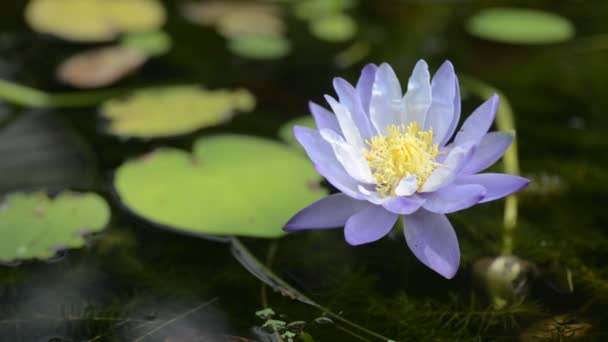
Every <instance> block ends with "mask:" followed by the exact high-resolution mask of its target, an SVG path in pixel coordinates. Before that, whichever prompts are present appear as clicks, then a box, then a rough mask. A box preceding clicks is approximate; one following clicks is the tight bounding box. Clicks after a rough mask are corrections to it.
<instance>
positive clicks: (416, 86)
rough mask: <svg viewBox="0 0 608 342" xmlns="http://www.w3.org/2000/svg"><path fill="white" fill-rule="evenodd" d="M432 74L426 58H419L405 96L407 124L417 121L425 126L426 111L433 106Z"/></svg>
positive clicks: (405, 120) (421, 125) (405, 119)
mask: <svg viewBox="0 0 608 342" xmlns="http://www.w3.org/2000/svg"><path fill="white" fill-rule="evenodd" d="M431 100H432V99H431V75H430V74H429V66H428V65H427V64H426V62H425V61H424V60H422V59H421V60H419V61H418V63H416V66H415V67H414V71H413V72H412V76H410V79H409V81H408V83H407V92H406V93H405V96H404V97H403V103H404V105H405V118H403V120H404V123H405V125H406V126H407V125H408V124H409V123H410V122H417V123H418V124H419V125H420V127H424V121H425V119H426V113H427V112H428V110H429V108H430V107H431Z"/></svg>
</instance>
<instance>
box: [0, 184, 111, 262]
mask: <svg viewBox="0 0 608 342" xmlns="http://www.w3.org/2000/svg"><path fill="white" fill-rule="evenodd" d="M109 219H110V209H109V207H108V205H107V203H106V201H105V200H104V199H103V198H101V197H100V196H98V195H96V194H91V193H88V194H79V193H74V192H63V193H61V194H59V195H58V196H57V197H55V198H53V199H51V198H49V197H48V196H47V195H46V194H45V193H41V192H39V193H32V194H25V193H13V194H10V195H8V196H7V197H6V198H5V199H4V202H3V203H2V206H1V207H0V234H1V238H0V261H2V262H14V261H19V260H27V259H47V258H51V257H53V256H55V255H56V254H57V252H58V251H60V250H64V249H68V248H78V247H82V246H84V244H85V242H86V241H85V239H84V235H85V234H87V233H91V232H98V231H101V230H102V229H103V228H104V227H105V226H106V224H107V223H108V221H109Z"/></svg>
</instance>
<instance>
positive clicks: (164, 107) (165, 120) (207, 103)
mask: <svg viewBox="0 0 608 342" xmlns="http://www.w3.org/2000/svg"><path fill="white" fill-rule="evenodd" d="M254 106H255V98H254V97H253V95H251V93H249V92H248V91H247V90H244V89H238V90H235V91H229V90H205V89H202V88H200V87H197V86H173V87H165V88H154V89H145V90H140V91H138V92H136V93H135V94H133V95H131V96H130V97H127V98H124V99H113V100H109V101H106V102H105V103H104V104H103V105H102V108H101V112H102V115H103V116H104V117H106V118H107V119H109V120H111V122H110V127H109V131H110V132H111V133H112V134H115V135H121V136H132V137H140V138H153V137H167V136H175V135H180V134H186V133H190V132H193V131H195V130H197V129H200V128H203V127H209V126H213V125H217V124H220V123H222V122H225V121H227V120H229V119H230V118H231V117H232V114H233V112H234V110H240V111H244V112H247V111H251V110H252V109H253V107H254Z"/></svg>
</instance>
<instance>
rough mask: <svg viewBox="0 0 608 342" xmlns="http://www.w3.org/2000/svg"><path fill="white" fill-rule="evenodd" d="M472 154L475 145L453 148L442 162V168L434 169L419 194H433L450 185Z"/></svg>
mask: <svg viewBox="0 0 608 342" xmlns="http://www.w3.org/2000/svg"><path fill="white" fill-rule="evenodd" d="M474 152H475V145H473V144H463V145H457V146H454V147H453V148H452V149H451V150H450V152H449V153H448V155H447V157H446V158H445V160H444V161H443V162H442V166H440V167H438V168H437V169H435V171H433V173H431V175H430V176H429V178H427V180H426V181H425V182H424V184H423V185H422V189H421V192H433V191H436V190H438V189H439V188H441V187H442V186H445V185H448V184H450V183H451V182H452V181H453V180H454V179H456V177H457V176H458V174H459V173H460V170H462V168H463V167H464V166H465V165H466V164H467V163H468V161H469V160H470V159H471V156H472V155H473V153H474Z"/></svg>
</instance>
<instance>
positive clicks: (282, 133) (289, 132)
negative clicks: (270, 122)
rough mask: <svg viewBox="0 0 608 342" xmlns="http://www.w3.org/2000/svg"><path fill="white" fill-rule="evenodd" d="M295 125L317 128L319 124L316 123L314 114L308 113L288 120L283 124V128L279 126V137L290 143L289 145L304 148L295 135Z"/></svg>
mask: <svg viewBox="0 0 608 342" xmlns="http://www.w3.org/2000/svg"><path fill="white" fill-rule="evenodd" d="M294 126H304V127H310V128H315V129H316V128H317V125H316V124H315V120H314V119H313V117H312V116H310V115H306V116H301V117H299V118H295V119H293V120H290V121H287V122H286V123H285V124H283V126H281V128H279V138H281V140H283V141H284V142H286V143H288V144H289V145H293V146H296V147H298V148H300V149H302V146H301V145H300V143H299V142H298V141H297V140H296V137H295V136H294V135H293V127H294Z"/></svg>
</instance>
